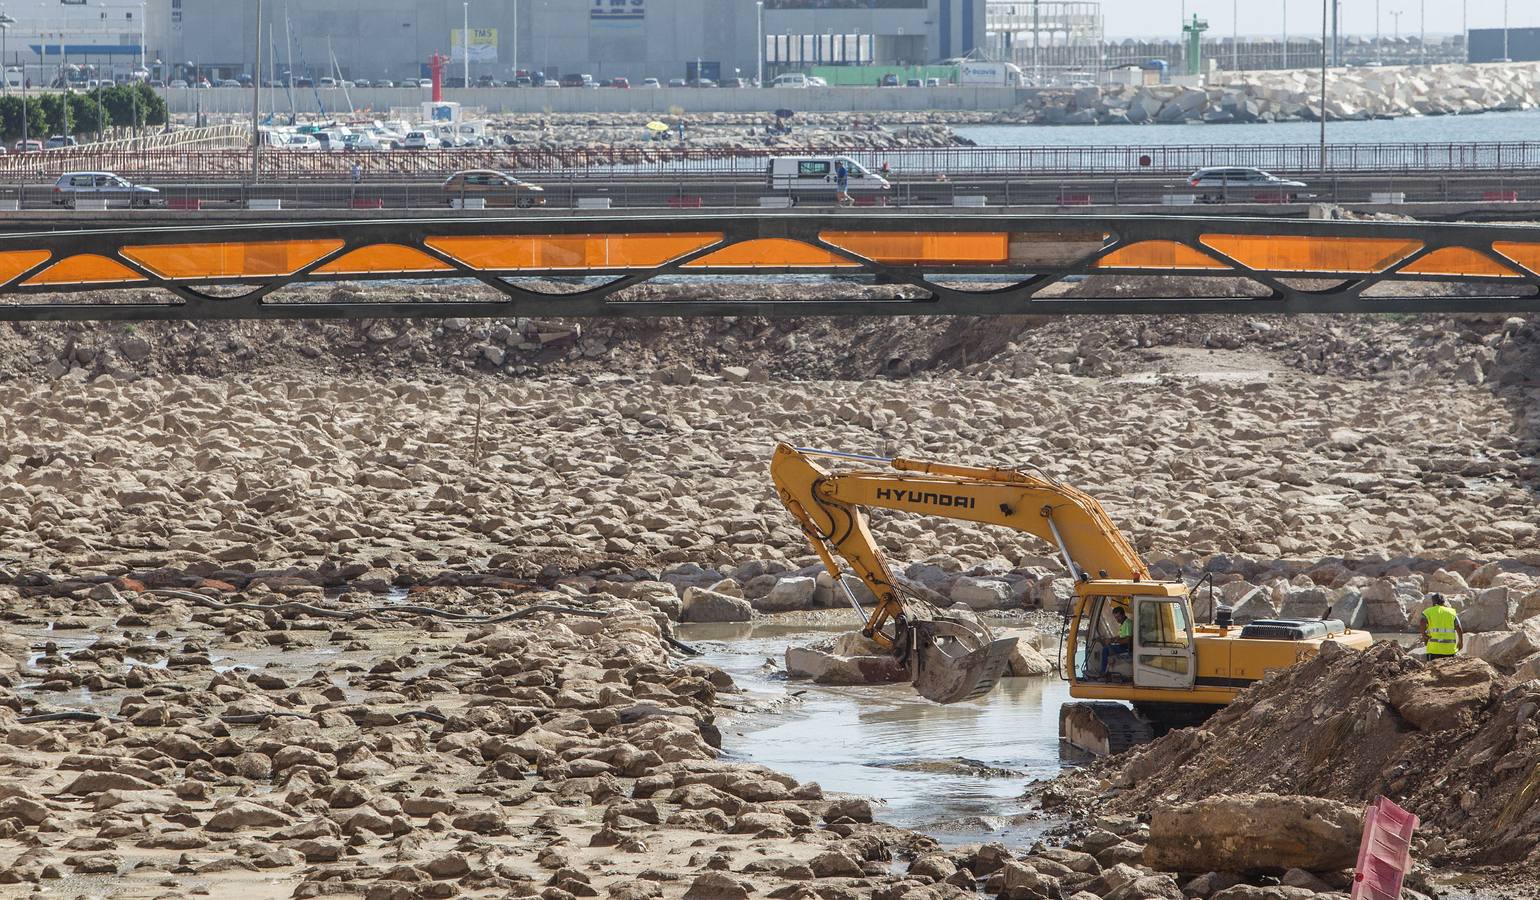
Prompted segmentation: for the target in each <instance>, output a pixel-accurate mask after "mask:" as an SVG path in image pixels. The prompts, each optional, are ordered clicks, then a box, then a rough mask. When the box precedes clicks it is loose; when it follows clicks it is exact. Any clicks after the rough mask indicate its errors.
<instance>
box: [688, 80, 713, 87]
mask: <svg viewBox="0 0 1540 900" xmlns="http://www.w3.org/2000/svg"><path fill="white" fill-rule="evenodd" d="M716 86H717V83H716V82H715V81H712V80H711V79H710V78H691V79H690V87H692V88H714V87H716Z"/></svg>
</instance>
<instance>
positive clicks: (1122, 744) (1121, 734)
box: [1059, 700, 1155, 756]
mask: <svg viewBox="0 0 1540 900" xmlns="http://www.w3.org/2000/svg"><path fill="white" fill-rule="evenodd" d="M1154 739H1155V727H1154V725H1152V724H1151V723H1150V721H1149V720H1148V719H1145V718H1144V717H1143V716H1141V715H1139V714H1138V713H1137V712H1135V711H1133V710H1132V709H1129V708H1128V707H1127V706H1124V705H1123V704H1121V703H1115V702H1112V701H1110V700H1094V701H1087V702H1084V703H1066V704H1064V705H1063V706H1061V707H1059V740H1061V741H1064V742H1065V743H1067V744H1069V745H1070V746H1072V747H1074V748H1076V749H1078V750H1082V751H1084V752H1086V753H1090V754H1092V755H1094V756H1111V755H1113V754H1115V753H1122V752H1123V751H1124V750H1127V749H1128V748H1130V747H1135V746H1138V745H1139V744H1145V743H1149V742H1150V741H1152V740H1154Z"/></svg>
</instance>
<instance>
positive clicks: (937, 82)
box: [925, 78, 941, 87]
mask: <svg viewBox="0 0 1540 900" xmlns="http://www.w3.org/2000/svg"><path fill="white" fill-rule="evenodd" d="M925 86H926V87H941V79H939V78H927V79H925Z"/></svg>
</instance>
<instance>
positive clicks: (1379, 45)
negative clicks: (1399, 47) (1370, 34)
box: [1374, 0, 1385, 66]
mask: <svg viewBox="0 0 1540 900" xmlns="http://www.w3.org/2000/svg"><path fill="white" fill-rule="evenodd" d="M1374 61H1375V62H1377V63H1379V64H1380V65H1382V66H1383V65H1384V64H1385V25H1384V19H1383V18H1381V16H1380V0H1374Z"/></svg>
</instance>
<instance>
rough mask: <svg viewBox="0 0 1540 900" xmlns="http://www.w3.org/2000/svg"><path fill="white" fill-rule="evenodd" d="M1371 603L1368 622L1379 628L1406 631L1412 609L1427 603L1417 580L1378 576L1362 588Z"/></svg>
mask: <svg viewBox="0 0 1540 900" xmlns="http://www.w3.org/2000/svg"><path fill="white" fill-rule="evenodd" d="M1363 600H1364V604H1365V605H1366V606H1367V607H1368V616H1367V619H1366V621H1365V625H1367V626H1368V627H1369V628H1372V629H1375V630H1378V631H1406V630H1408V627H1409V623H1410V616H1411V613H1412V611H1413V610H1417V609H1421V608H1422V606H1423V605H1424V602H1423V599H1422V590H1421V589H1420V588H1419V587H1418V584H1417V583H1416V582H1414V581H1392V580H1390V579H1388V578H1380V579H1377V580H1375V581H1373V582H1371V583H1370V584H1368V585H1367V586H1366V587H1364V589H1363Z"/></svg>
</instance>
